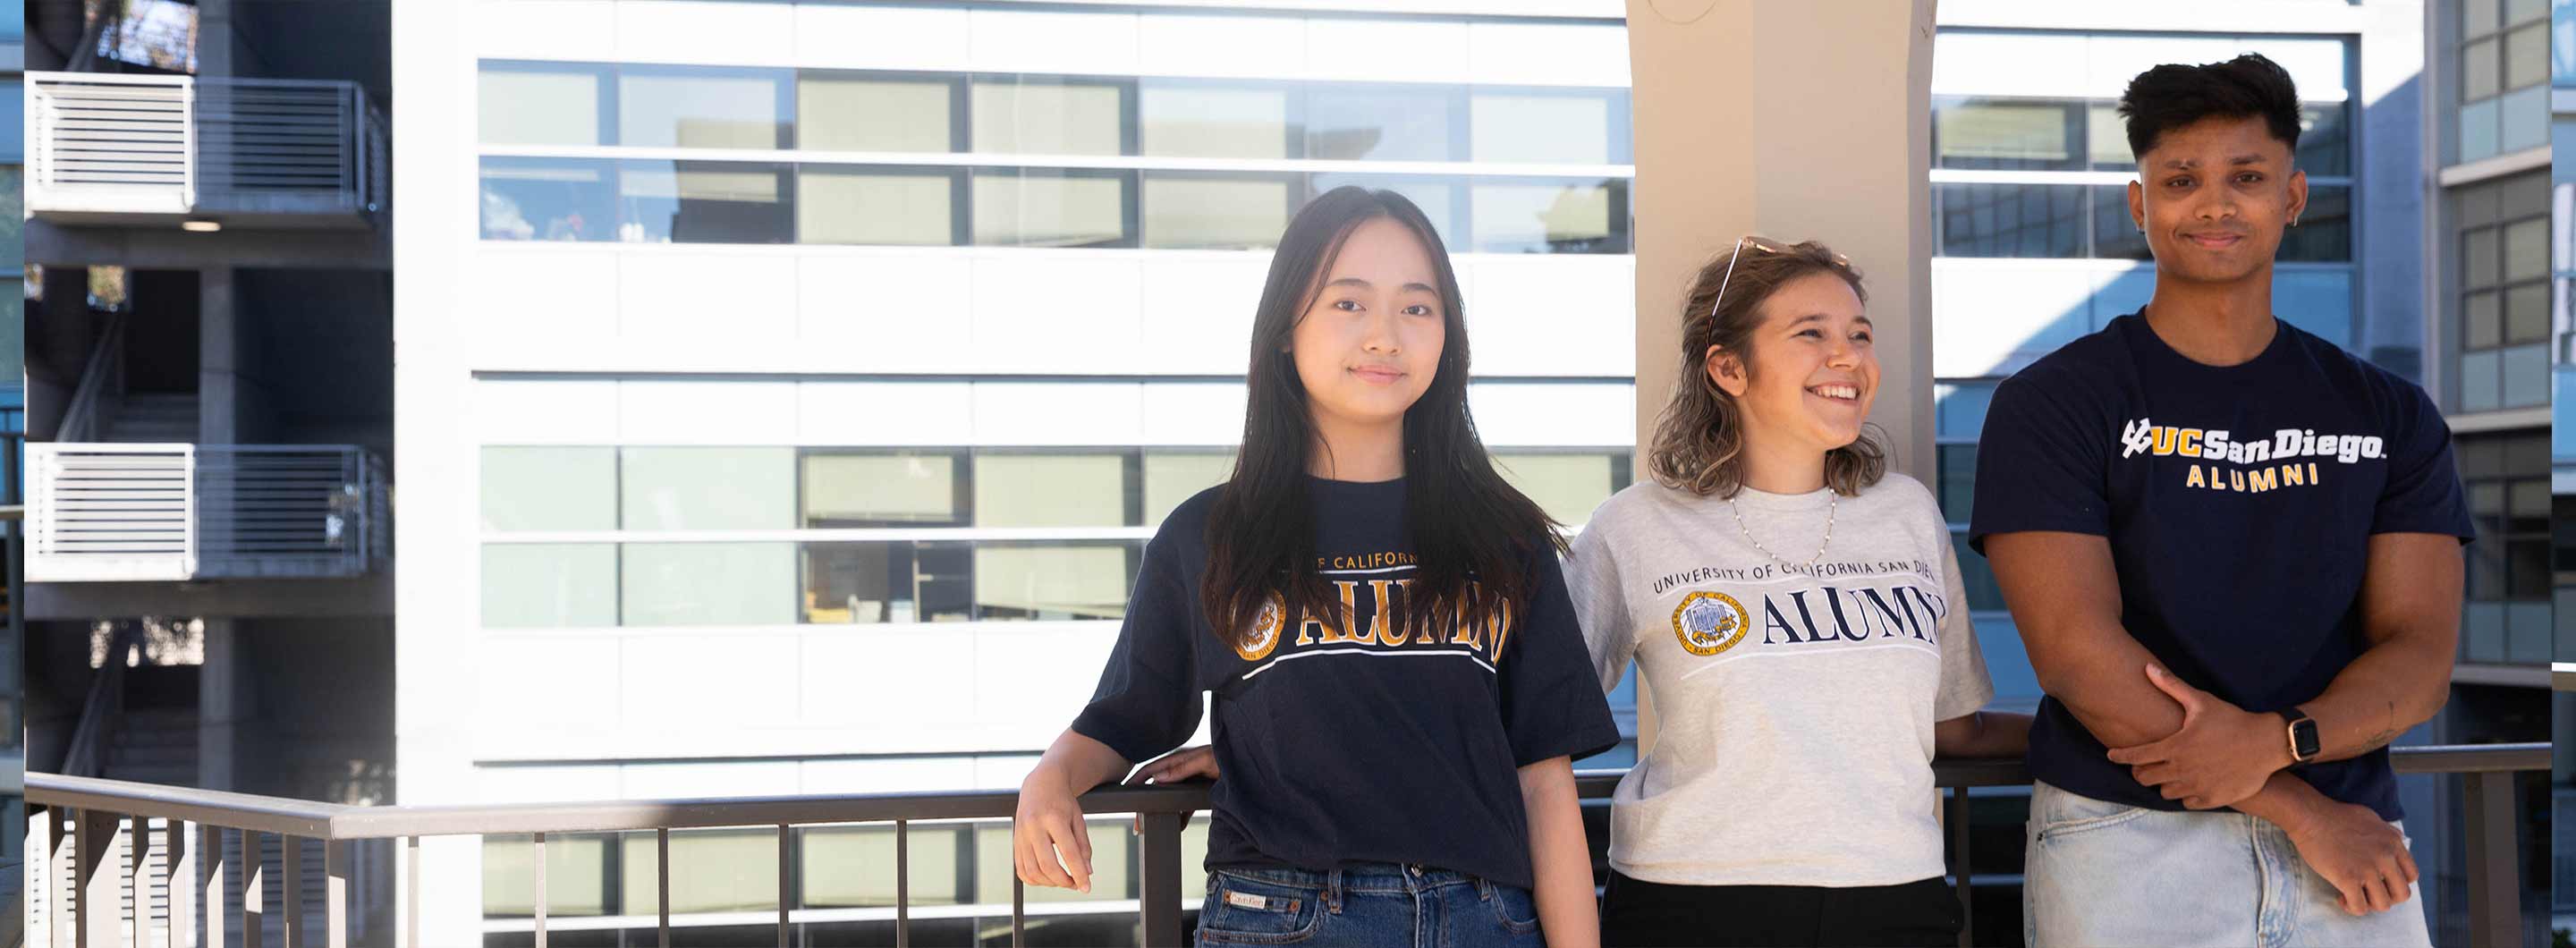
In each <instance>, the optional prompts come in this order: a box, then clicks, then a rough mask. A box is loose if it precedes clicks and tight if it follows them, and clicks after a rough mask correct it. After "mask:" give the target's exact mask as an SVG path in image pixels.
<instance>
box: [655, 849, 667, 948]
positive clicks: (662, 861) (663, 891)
mask: <svg viewBox="0 0 2576 948" xmlns="http://www.w3.org/2000/svg"><path fill="white" fill-rule="evenodd" d="M653 889H654V892H655V893H657V894H656V895H655V896H654V898H653V915H654V918H655V922H654V924H655V926H656V927H657V929H658V930H659V931H660V932H661V933H662V948H671V828H670V827H668V826H665V827H662V828H660V829H657V830H654V831H653Z"/></svg>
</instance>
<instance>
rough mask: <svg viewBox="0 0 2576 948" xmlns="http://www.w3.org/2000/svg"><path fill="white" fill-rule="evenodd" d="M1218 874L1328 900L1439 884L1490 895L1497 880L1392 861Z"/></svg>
mask: <svg viewBox="0 0 2576 948" xmlns="http://www.w3.org/2000/svg"><path fill="white" fill-rule="evenodd" d="M1215 872H1216V873H1218V874H1220V875H1228V876H1233V877H1235V878H1238V879H1247V880H1251V881H1254V882H1261V883H1267V884H1270V885H1282V886H1294V887H1297V888H1302V889H1312V890H1314V891H1315V892H1317V893H1319V894H1323V895H1325V896H1326V897H1327V899H1328V900H1329V901H1333V902H1338V901H1340V899H1339V898H1338V897H1339V896H1341V895H1345V894H1357V895H1387V894H1399V893H1414V892H1425V891H1429V890H1432V889H1437V888H1441V887H1443V886H1453V885H1469V886H1475V887H1476V890H1477V894H1478V895H1479V896H1483V897H1487V898H1490V897H1492V894H1493V890H1494V889H1495V888H1496V886H1497V883H1495V882H1494V881H1493V880H1490V879H1486V878H1484V877H1482V876H1473V875H1468V874H1466V873H1463V872H1455V871H1452V870H1448V869H1440V868H1435V867H1432V866H1424V865H1410V864H1405V863H1394V862H1353V863H1345V864H1343V865H1342V866H1341V867H1339V868H1336V869H1331V870H1326V871H1318V870H1314V869H1287V868H1277V867H1263V868H1237V869H1226V868H1219V869H1217V870H1215Z"/></svg>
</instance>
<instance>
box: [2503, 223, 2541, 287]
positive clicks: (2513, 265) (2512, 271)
mask: <svg viewBox="0 0 2576 948" xmlns="http://www.w3.org/2000/svg"><path fill="white" fill-rule="evenodd" d="M2548 275H2549V219H2548V218H2545V217H2534V218H2525V219H2523V220H2519V221H2515V222H2513V223H2510V224H2506V225H2504V278H2505V279H2507V280H2536V279H2539V278H2541V277H2545V276H2548Z"/></svg>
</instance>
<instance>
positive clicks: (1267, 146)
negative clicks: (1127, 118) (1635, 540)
mask: <svg viewBox="0 0 2576 948" xmlns="http://www.w3.org/2000/svg"><path fill="white" fill-rule="evenodd" d="M1142 81H1143V83H1144V87H1143V88H1141V89H1139V90H1138V100H1137V105H1138V112H1139V115H1140V117H1139V126H1140V128H1139V133H1140V140H1139V146H1140V147H1139V149H1138V151H1139V153H1141V154H1146V155H1157V156H1164V157H1173V158H1295V157H1300V155H1299V154H1298V152H1299V151H1300V150H1301V149H1300V144H1301V143H1299V142H1297V141H1296V140H1295V138H1296V136H1295V134H1294V129H1295V125H1294V122H1295V118H1294V116H1293V115H1292V114H1291V108H1290V107H1291V104H1292V103H1293V102H1294V101H1295V97H1294V95H1293V93H1292V91H1291V90H1290V88H1289V87H1286V86H1274V87H1253V86H1242V87H1237V86H1221V85H1206V84H1201V83H1195V82H1190V81H1188V80H1177V79H1146V80H1142Z"/></svg>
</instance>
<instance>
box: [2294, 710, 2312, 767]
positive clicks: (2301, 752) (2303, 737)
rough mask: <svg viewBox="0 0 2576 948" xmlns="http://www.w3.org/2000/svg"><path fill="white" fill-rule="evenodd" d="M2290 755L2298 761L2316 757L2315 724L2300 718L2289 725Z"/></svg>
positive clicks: (2307, 719)
mask: <svg viewBox="0 0 2576 948" xmlns="http://www.w3.org/2000/svg"><path fill="white" fill-rule="evenodd" d="M2290 749H2291V753H2292V754H2293V755H2294V756H2296V757H2298V758H2299V759H2300V760H2306V759H2308V758H2310V757H2315V756H2317V722H2316V721H2315V720H2314V719H2311V718H2301V719H2299V720H2298V721H2296V722H2293V723H2291V725H2290Z"/></svg>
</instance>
